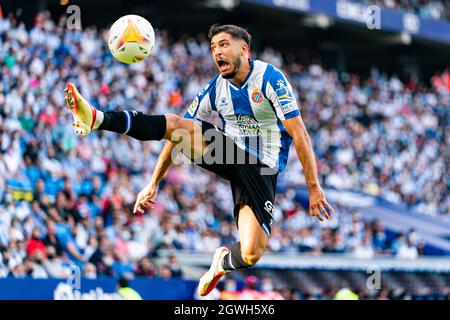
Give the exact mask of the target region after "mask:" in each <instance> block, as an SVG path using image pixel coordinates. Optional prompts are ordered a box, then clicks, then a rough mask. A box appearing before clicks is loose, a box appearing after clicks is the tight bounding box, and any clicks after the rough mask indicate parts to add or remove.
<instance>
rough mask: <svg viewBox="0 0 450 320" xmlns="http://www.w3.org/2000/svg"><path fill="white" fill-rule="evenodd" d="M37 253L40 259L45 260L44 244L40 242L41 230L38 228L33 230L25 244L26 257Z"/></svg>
mask: <svg viewBox="0 0 450 320" xmlns="http://www.w3.org/2000/svg"><path fill="white" fill-rule="evenodd" d="M37 252H40V256H41V257H42V258H41V259H45V258H46V257H45V244H44V242H43V241H42V240H41V230H40V229H39V228H37V227H36V228H34V229H33V232H32V234H31V238H30V239H29V240H28V244H27V255H28V256H30V257H32V256H34V255H35V254H37Z"/></svg>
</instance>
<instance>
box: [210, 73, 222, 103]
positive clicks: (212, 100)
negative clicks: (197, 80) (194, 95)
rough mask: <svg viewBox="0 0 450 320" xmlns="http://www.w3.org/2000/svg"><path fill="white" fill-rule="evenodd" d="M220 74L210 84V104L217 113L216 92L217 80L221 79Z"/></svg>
mask: <svg viewBox="0 0 450 320" xmlns="http://www.w3.org/2000/svg"><path fill="white" fill-rule="evenodd" d="M219 75H220V73H219V74H218V75H216V76H215V77H214V79H212V80H211V81H210V82H209V88H208V92H209V102H210V103H211V109H212V110H213V111H217V108H216V96H217V92H216V87H217V86H216V84H217V78H218V77H219Z"/></svg>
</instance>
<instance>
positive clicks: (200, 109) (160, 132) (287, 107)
mask: <svg viewBox="0 0 450 320" xmlns="http://www.w3.org/2000/svg"><path fill="white" fill-rule="evenodd" d="M208 36H209V39H210V44H211V55H212V58H213V60H214V63H215V66H216V68H217V70H218V72H219V73H218V74H217V76H215V77H214V78H213V79H212V80H211V81H210V82H209V83H208V84H207V85H206V86H205V87H204V88H203V89H202V90H200V92H199V93H198V94H197V96H196V97H195V99H194V101H193V102H192V104H191V105H190V106H189V107H188V108H187V111H186V113H185V114H184V117H180V116H178V115H174V114H166V115H145V114H143V113H141V112H136V111H128V110H126V111H118V112H102V111H100V110H97V109H95V108H94V107H92V106H91V105H90V104H89V103H88V102H87V101H86V100H85V99H84V98H83V97H82V96H81V95H80V93H79V92H78V91H77V89H76V88H75V86H74V85H73V84H71V83H69V84H68V85H67V87H66V89H65V91H66V100H67V104H68V108H69V109H70V110H71V111H72V113H73V116H74V127H75V130H76V131H77V133H79V134H81V135H86V134H89V133H90V132H92V131H93V130H108V131H113V132H116V133H120V134H125V135H128V136H130V137H133V138H136V139H139V140H142V141H145V140H161V139H165V140H168V141H167V143H166V144H165V145H164V147H163V149H162V151H161V154H160V155H159V158H158V161H157V164H156V166H155V168H154V171H153V175H152V177H151V179H150V181H149V182H148V184H147V185H146V186H145V187H144V189H143V190H142V191H141V192H140V193H139V194H138V196H137V200H136V203H135V207H134V213H144V212H145V209H146V208H151V207H152V205H153V204H154V203H155V201H154V200H153V198H154V197H155V196H156V193H157V187H158V184H159V182H160V181H161V179H162V178H163V177H164V176H165V174H166V173H167V171H168V169H169V167H170V166H171V165H172V163H173V161H174V158H173V154H172V152H173V151H174V152H175V151H178V152H183V153H184V154H185V155H187V156H188V157H189V158H190V159H191V160H192V161H193V162H194V163H196V164H197V165H199V166H200V167H202V168H204V169H206V170H209V171H211V172H213V173H215V174H217V175H219V176H220V177H222V178H224V179H226V180H228V181H229V182H230V186H231V190H232V194H233V201H234V215H235V219H236V222H237V227H238V231H239V240H240V241H239V242H237V243H235V244H234V245H232V246H231V248H226V247H220V248H218V249H217V250H216V251H215V253H214V257H213V262H212V265H211V267H210V269H209V270H208V271H207V272H206V273H205V274H204V275H203V276H202V277H201V279H200V282H199V287H198V293H199V294H200V295H201V296H205V295H207V294H208V293H209V292H211V290H213V289H214V287H215V286H216V285H217V283H218V281H219V280H220V278H221V277H222V276H223V275H225V274H227V273H229V272H231V271H232V270H243V269H247V268H249V267H251V266H253V265H255V263H256V262H257V261H258V260H259V259H260V258H261V256H262V255H263V252H264V250H265V247H266V243H267V240H268V239H269V236H270V232H271V228H272V223H273V209H274V199H275V188H276V181H277V175H278V173H279V172H280V171H281V170H283V169H284V167H285V166H286V162H287V158H288V152H289V146H290V144H291V141H293V142H294V146H295V149H296V151H297V154H298V158H299V160H300V162H301V164H302V166H303V169H304V173H305V178H306V183H307V187H308V190H309V207H310V208H309V209H310V214H311V215H312V216H315V217H317V218H318V219H319V220H320V221H323V220H324V219H328V218H329V217H330V214H332V213H333V208H332V207H331V206H330V204H329V203H328V202H327V200H326V199H325V195H324V192H323V190H322V188H321V186H320V184H319V180H318V174H317V167H316V160H315V157H314V153H313V148H312V145H311V140H310V138H309V135H308V132H307V131H306V128H305V125H304V123H303V120H302V118H301V115H300V110H299V107H298V105H297V102H296V99H295V98H294V96H293V93H292V87H291V85H290V83H289V81H288V80H287V79H286V77H285V76H284V75H283V74H282V72H280V70H278V69H277V68H275V67H274V66H272V65H270V64H268V63H265V62H263V61H259V60H253V59H251V52H250V44H251V35H250V34H249V33H248V32H247V31H246V30H245V29H243V28H241V27H238V26H235V25H217V24H215V25H213V26H212V27H211V28H210V30H209V35H208ZM213 111H214V112H217V113H218V114H219V117H220V118H221V120H222V125H223V127H222V128H220V129H219V128H218V127H216V126H215V125H213V124H211V123H209V122H207V121H206V120H207V119H208V117H209V116H210V115H211V113H212V112H213ZM199 137H200V139H199ZM211 159H212V161H211Z"/></svg>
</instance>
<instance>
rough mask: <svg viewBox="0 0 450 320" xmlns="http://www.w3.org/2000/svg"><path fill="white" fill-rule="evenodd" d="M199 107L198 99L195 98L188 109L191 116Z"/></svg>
mask: <svg viewBox="0 0 450 320" xmlns="http://www.w3.org/2000/svg"><path fill="white" fill-rule="evenodd" d="M197 106H198V97H195V99H194V101H192V103H191V105H190V106H189V108H188V112H189V114H190V115H191V116H193V115H194V113H195V110H196V109H197Z"/></svg>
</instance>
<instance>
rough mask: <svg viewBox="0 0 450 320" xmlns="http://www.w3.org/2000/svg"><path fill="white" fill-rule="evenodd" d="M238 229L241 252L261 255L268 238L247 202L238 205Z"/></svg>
mask: <svg viewBox="0 0 450 320" xmlns="http://www.w3.org/2000/svg"><path fill="white" fill-rule="evenodd" d="M238 230H239V240H240V241H241V252H242V253H243V254H250V255H256V256H261V255H262V254H263V253H264V249H265V248H266V243H267V240H268V239H269V238H268V236H267V234H266V232H265V231H264V229H263V228H262V227H261V224H260V223H259V222H258V219H256V216H255V214H254V212H253V210H252V208H251V207H250V206H249V205H247V204H241V205H240V208H239V216H238Z"/></svg>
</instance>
